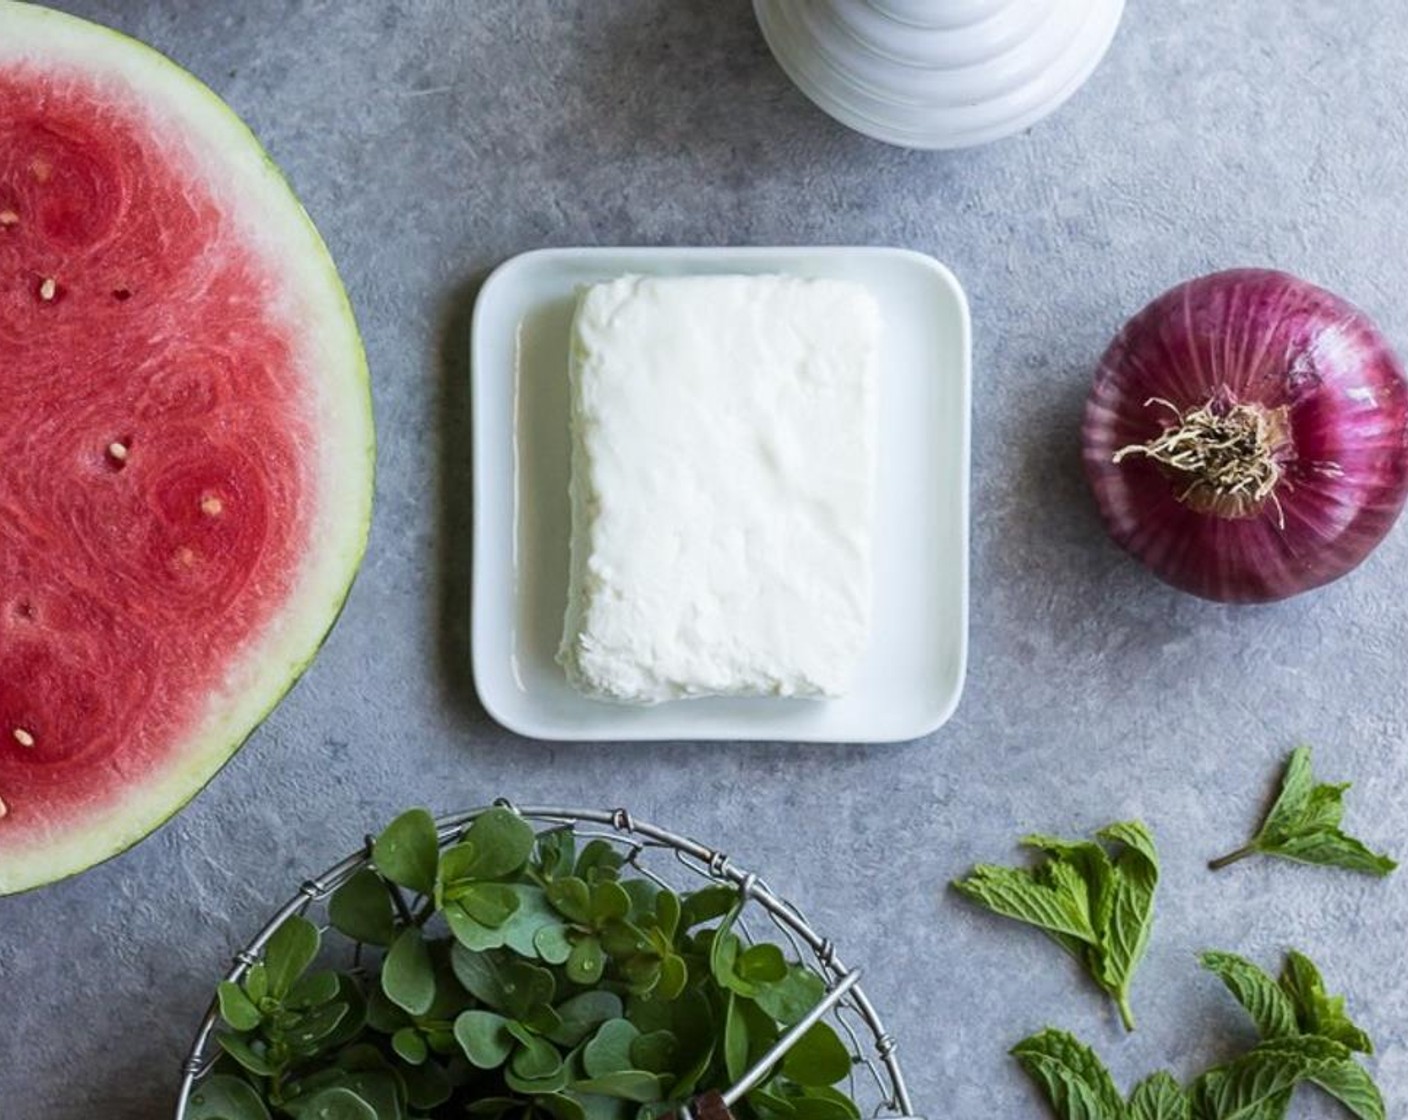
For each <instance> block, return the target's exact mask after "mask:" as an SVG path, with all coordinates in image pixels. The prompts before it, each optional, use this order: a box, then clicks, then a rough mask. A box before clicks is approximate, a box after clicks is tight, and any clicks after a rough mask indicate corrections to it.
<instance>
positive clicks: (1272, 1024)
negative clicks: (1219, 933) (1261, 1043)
mask: <svg viewBox="0 0 1408 1120" xmlns="http://www.w3.org/2000/svg"><path fill="white" fill-rule="evenodd" d="M1198 960H1199V962H1200V963H1201V964H1202V966H1203V967H1204V968H1205V969H1207V970H1208V971H1209V972H1211V973H1212V974H1213V975H1214V976H1216V977H1217V978H1218V979H1219V980H1221V981H1222V983H1223V984H1224V985H1226V987H1227V990H1228V991H1229V992H1231V993H1232V995H1233V997H1234V998H1235V999H1236V1000H1237V1002H1238V1003H1240V1004H1241V1005H1242V1006H1243V1007H1244V1008H1246V1011H1247V1014H1248V1015H1250V1016H1251V1017H1252V1022H1254V1023H1255V1024H1256V1029H1257V1030H1258V1031H1259V1032H1260V1033H1261V1037H1262V1038H1268V1039H1270V1038H1287V1037H1289V1036H1291V1035H1294V1034H1298V1033H1299V1026H1298V1024H1297V1021H1296V1009H1295V1005H1294V1004H1293V1003H1292V1002H1291V999H1290V997H1289V996H1288V995H1287V994H1286V992H1285V990H1284V989H1283V988H1282V987H1281V986H1280V985H1279V984H1277V983H1276V981H1275V980H1274V979H1273V978H1272V977H1271V976H1269V975H1268V974H1267V973H1266V972H1264V971H1263V970H1262V969H1260V968H1258V967H1257V966H1256V965H1254V964H1252V962H1251V961H1249V960H1246V959H1244V958H1242V957H1239V956H1237V955H1236V954H1234V953H1219V952H1207V953H1203V954H1202V955H1201V956H1200V957H1199V958H1198Z"/></svg>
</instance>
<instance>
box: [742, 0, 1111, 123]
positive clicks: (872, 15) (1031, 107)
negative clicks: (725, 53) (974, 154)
mask: <svg viewBox="0 0 1408 1120" xmlns="http://www.w3.org/2000/svg"><path fill="white" fill-rule="evenodd" d="M753 6H754V10H755V11H756V13H757V17H758V23H759V26H760V27H761V28H762V31H763V35H764V37H765V38H766V39H767V41H768V45H769V46H770V47H771V48H772V52H773V54H774V56H775V57H776V58H777V61H778V63H779V65H781V67H782V68H783V70H785V71H786V72H787V74H788V76H789V77H791V79H792V80H793V82H795V83H796V84H797V86H798V88H800V89H801V90H802V92H803V93H805V94H806V95H807V96H808V97H810V98H811V99H812V100H813V101H814V102H816V104H817V105H818V106H820V107H821V108H822V109H824V110H825V111H826V112H828V113H830V114H831V115H832V116H833V117H835V118H836V119H837V120H839V121H841V122H842V123H843V124H846V125H849V126H850V127H851V128H854V129H856V130H858V131H860V132H863V133H865V134H866V135H868V136H873V137H875V138H876V139H878V140H884V141H886V142H887V143H890V144H899V145H902V146H904V147H909V148H965V147H970V146H972V145H975V144H986V143H988V142H990V141H993V140H998V139H1001V138H1002V137H1004V136H1010V135H1012V134H1013V133H1016V132H1020V131H1022V130H1023V129H1026V128H1030V127H1031V126H1032V125H1034V124H1035V123H1036V122H1037V121H1039V120H1041V119H1042V118H1043V117H1045V116H1047V115H1048V114H1049V113H1052V112H1054V111H1055V110H1056V108H1057V107H1058V106H1060V105H1061V104H1062V103H1063V102H1064V101H1065V100H1066V99H1067V98H1069V97H1070V96H1071V95H1072V94H1073V93H1075V91H1076V90H1077V89H1079V88H1080V86H1081V85H1082V84H1083V83H1084V82H1085V80H1086V79H1087V78H1088V77H1090V75H1091V73H1092V72H1093V71H1094V70H1095V67H1096V66H1097V65H1098V64H1099V62H1100V59H1101V58H1103V57H1104V55H1105V51H1106V50H1107V49H1108V48H1109V45H1110V42H1111V40H1112V39H1113V38H1114V35H1115V29H1116V28H1117V27H1118V25H1119V21H1120V16H1121V15H1122V14H1123V12H1124V0H754V5H753Z"/></svg>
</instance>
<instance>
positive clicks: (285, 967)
mask: <svg viewBox="0 0 1408 1120" xmlns="http://www.w3.org/2000/svg"><path fill="white" fill-rule="evenodd" d="M321 943H322V936H321V935H320V934H319V933H318V927H317V926H315V925H314V924H313V923H312V922H310V921H309V920H308V919H307V918H303V917H300V916H298V915H294V916H293V917H291V918H289V919H288V920H287V921H285V922H284V924H283V925H281V926H279V928H278V929H276V930H275V931H274V933H273V935H272V936H271V937H270V938H269V941H268V943H267V944H266V945H265V946H264V970H265V972H266V974H267V976H268V982H269V994H270V995H272V996H273V997H274V998H275V999H282V998H283V997H284V996H286V995H288V992H289V989H290V988H292V987H293V985H294V984H295V983H297V981H298V978H299V977H300V976H302V975H303V973H304V972H305V971H306V970H307V968H308V966H309V965H310V964H312V963H313V958H314V957H316V956H317V955H318V946H319V945H320V944H321Z"/></svg>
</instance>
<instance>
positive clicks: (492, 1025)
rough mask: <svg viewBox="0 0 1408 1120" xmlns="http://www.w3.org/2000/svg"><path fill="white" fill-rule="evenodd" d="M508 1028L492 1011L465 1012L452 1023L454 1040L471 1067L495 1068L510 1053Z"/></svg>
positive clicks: (506, 1021)
mask: <svg viewBox="0 0 1408 1120" xmlns="http://www.w3.org/2000/svg"><path fill="white" fill-rule="evenodd" d="M508 1026H509V1021H508V1020H507V1019H505V1018H504V1017H503V1016H502V1015H498V1014H495V1013H494V1012H492V1011H478V1010H476V1011H465V1012H463V1013H462V1014H461V1015H460V1016H459V1017H458V1018H457V1019H456V1020H455V1041H457V1042H458V1043H459V1044H460V1048H461V1049H462V1050H463V1051H464V1056H465V1057H466V1058H468V1059H469V1061H470V1064H471V1065H473V1066H476V1067H477V1068H479V1069H498V1068H499V1067H500V1066H501V1065H503V1064H504V1063H505V1062H506V1061H508V1058H509V1055H510V1054H512V1053H513V1047H514V1038H513V1035H511V1034H510V1033H509V1030H508Z"/></svg>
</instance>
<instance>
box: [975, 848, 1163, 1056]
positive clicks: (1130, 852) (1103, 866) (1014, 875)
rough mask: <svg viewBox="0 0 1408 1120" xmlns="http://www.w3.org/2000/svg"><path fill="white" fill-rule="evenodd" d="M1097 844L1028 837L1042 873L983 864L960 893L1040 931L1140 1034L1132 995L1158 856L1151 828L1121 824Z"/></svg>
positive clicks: (1147, 926)
mask: <svg viewBox="0 0 1408 1120" xmlns="http://www.w3.org/2000/svg"><path fill="white" fill-rule="evenodd" d="M1095 835H1096V841H1098V842H1096V841H1089V840H1074V841H1073V840H1062V839H1059V838H1057V837H1054V836H1026V837H1023V839H1022V841H1021V843H1022V845H1023V846H1024V847H1028V848H1033V849H1035V850H1037V851H1039V852H1040V853H1042V855H1043V857H1044V859H1043V860H1042V862H1041V863H1039V864H1038V865H1037V866H1036V867H1033V868H1022V867H998V866H994V865H991V864H980V865H979V866H977V867H975V868H974V869H973V872H972V874H971V875H969V876H968V878H966V879H961V880H958V881H956V882H955V883H954V884H953V886H954V888H955V889H956V890H957V891H958V892H959V893H961V894H962V895H964V896H965V897H967V898H969V899H971V900H973V901H974V902H976V903H978V904H979V905H981V906H985V907H987V909H989V910H991V911H993V912H994V913H996V914H1001V915H1003V916H1004V917H1008V918H1013V919H1015V920H1016V921H1019V922H1025V923H1027V924H1028V925H1033V926H1036V927H1037V928H1038V929H1040V930H1042V931H1043V932H1044V933H1046V934H1047V935H1048V936H1049V937H1051V939H1052V940H1054V941H1055V942H1056V943H1057V944H1058V945H1060V946H1061V947H1062V948H1063V949H1065V950H1066V951H1067V952H1068V953H1070V954H1071V955H1072V956H1074V957H1075V958H1076V959H1077V960H1079V961H1080V962H1081V963H1082V964H1084V965H1085V967H1086V969H1087V970H1088V971H1089V973H1090V975H1091V977H1092V979H1094V980H1095V982H1096V983H1097V984H1099V985H1100V987H1101V988H1103V989H1104V990H1105V991H1106V992H1108V993H1109V994H1110V995H1111V996H1112V997H1113V998H1114V1000H1115V1003H1116V1005H1117V1006H1118V1007H1119V1012H1120V1018H1121V1020H1122V1021H1123V1022H1124V1025H1125V1028H1126V1029H1127V1030H1133V1029H1134V1012H1133V1010H1132V1009H1131V1007H1130V999H1129V989H1130V983H1131V981H1132V980H1133V978H1134V971H1135V969H1136V968H1137V967H1138V965H1139V962H1140V960H1142V959H1143V956H1144V951H1145V949H1146V948H1147V947H1148V943H1149V932H1150V929H1151V927H1152V924H1153V913H1154V892H1155V889H1156V888H1157V886H1158V881H1159V857H1158V852H1157V850H1156V849H1155V847H1154V838H1153V836H1152V835H1151V834H1150V832H1149V829H1148V828H1147V827H1146V826H1145V825H1144V824H1142V823H1141V822H1139V821H1123V822H1119V823H1117V824H1112V825H1110V826H1108V827H1107V828H1103V829H1101V830H1100V831H1099V832H1097V833H1096V834H1095Z"/></svg>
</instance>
